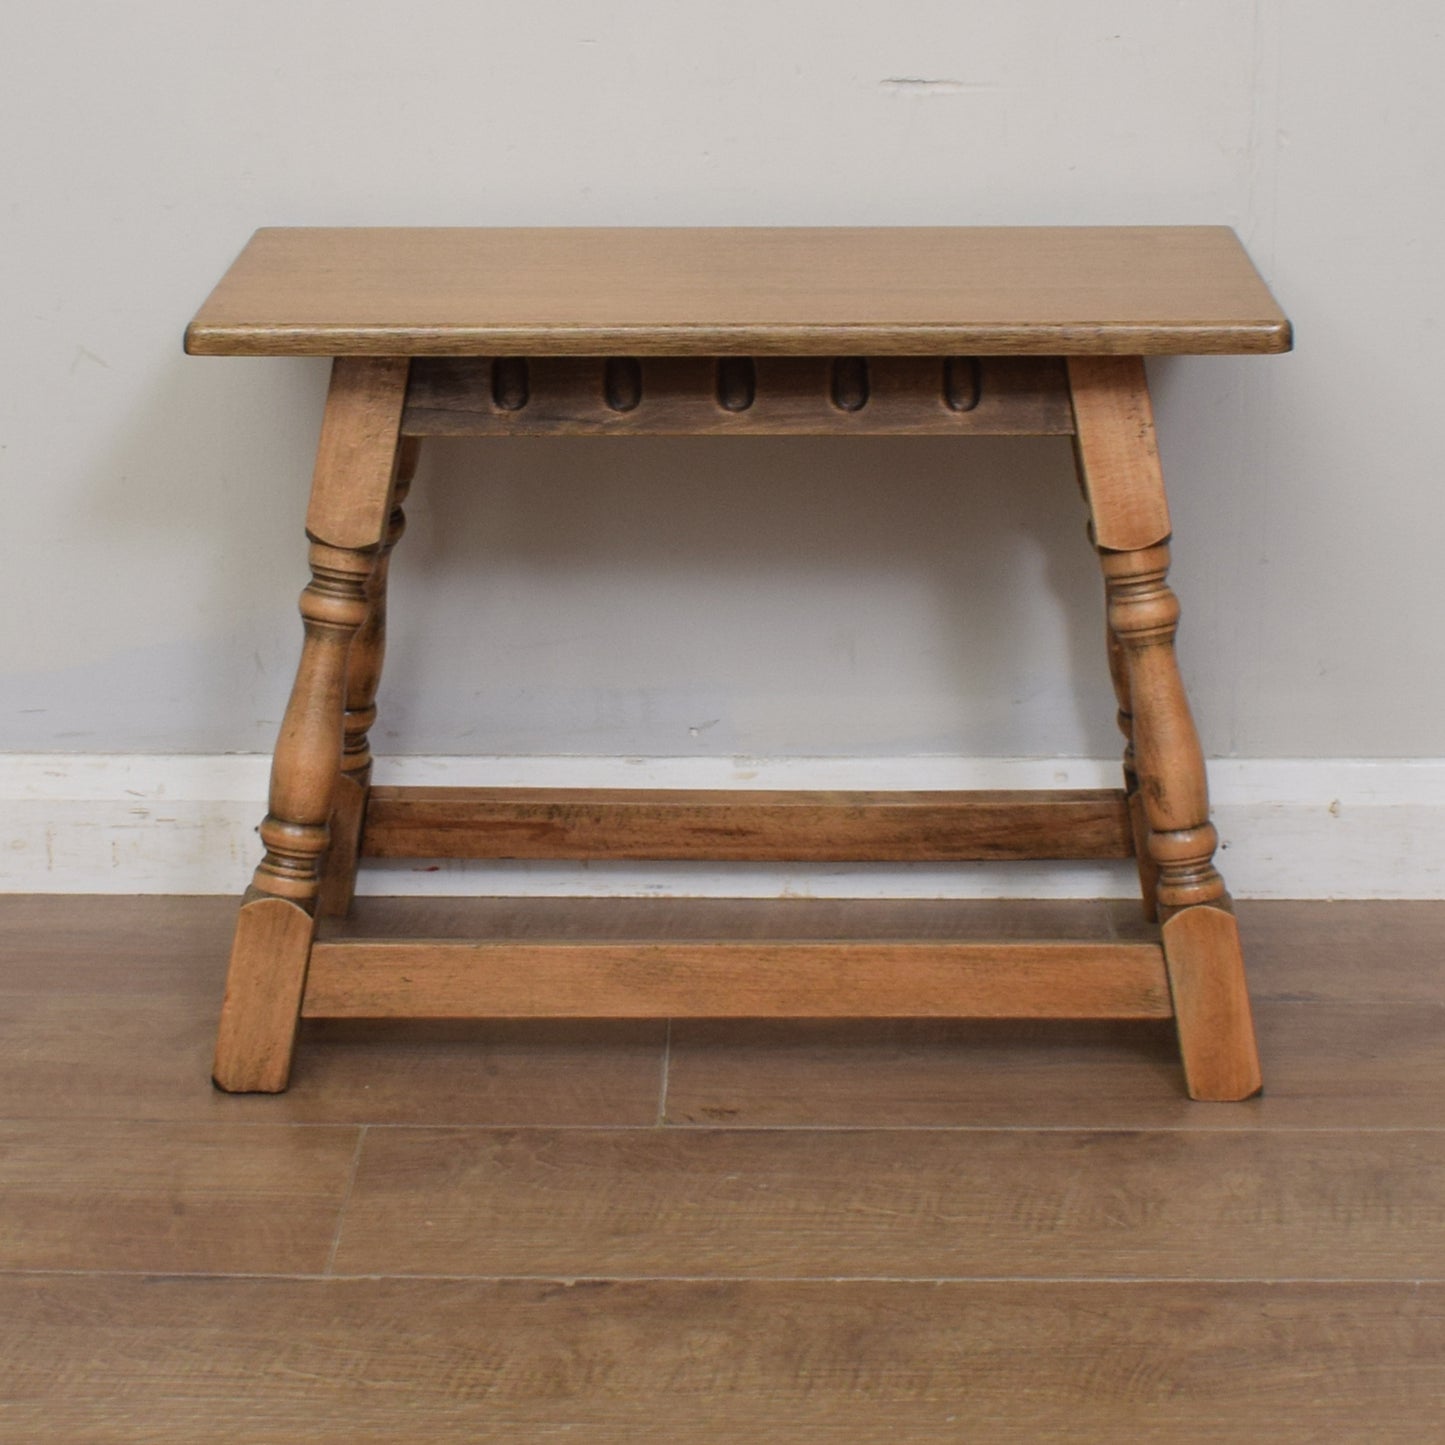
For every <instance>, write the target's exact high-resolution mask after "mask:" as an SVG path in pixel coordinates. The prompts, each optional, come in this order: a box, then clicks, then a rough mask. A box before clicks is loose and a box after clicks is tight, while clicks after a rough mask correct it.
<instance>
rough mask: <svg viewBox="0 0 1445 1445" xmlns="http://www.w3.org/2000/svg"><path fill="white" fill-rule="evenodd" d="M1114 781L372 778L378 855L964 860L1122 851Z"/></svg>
mask: <svg viewBox="0 0 1445 1445" xmlns="http://www.w3.org/2000/svg"><path fill="white" fill-rule="evenodd" d="M1132 848H1133V839H1132V834H1131V831H1130V824H1129V815H1128V806H1127V804H1126V802H1125V799H1124V795H1123V794H1122V793H1121V792H1119V791H1117V790H1110V789H1077V790H1072V791H1063V790H1060V791H1054V792H1046V791H1021V792H1020V791H1015V792H1006V791H996V792H973V793H963V792H961V793H885V792H836V793H828V792H749V791H736V792H734V791H732V790H721V789H712V790H706V791H695V790H691V791H690V790H686V789H671V790H648V789H621V788H590V789H583V788H541V789H533V788H377V789H375V791H374V793H373V795H372V805H371V809H370V811H369V812H368V815H367V823H366V835H365V841H364V844H363V851H364V852H365V854H366V855H367V856H368V857H375V858H602V857H606V858H641V859H663V860H666V859H711V860H718V861H727V860H740V859H752V860H757V861H764V862H780V861H812V862H830V861H838V862H846V861H849V860H857V859H869V860H885V861H891V862H898V861H915V862H959V861H964V860H970V859H973V860H977V859H1018V858H1127V857H1129V856H1130V853H1131V851H1132Z"/></svg>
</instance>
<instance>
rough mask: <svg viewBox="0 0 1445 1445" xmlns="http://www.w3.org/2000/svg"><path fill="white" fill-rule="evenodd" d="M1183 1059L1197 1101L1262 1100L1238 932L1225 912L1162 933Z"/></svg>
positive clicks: (1182, 915) (1199, 912)
mask: <svg viewBox="0 0 1445 1445" xmlns="http://www.w3.org/2000/svg"><path fill="white" fill-rule="evenodd" d="M1162 935H1163V941H1164V966H1165V969H1166V970H1167V972H1168V974H1169V991H1170V993H1171V995H1172V996H1173V999H1174V1017H1175V1022H1176V1024H1177V1026H1178V1029H1179V1051H1180V1053H1181V1054H1182V1055H1183V1058H1184V1077H1185V1081H1186V1083H1187V1084H1188V1088H1189V1097H1190V1098H1191V1099H1205V1100H1211V1101H1214V1102H1221V1103H1225V1102H1230V1101H1233V1100H1238V1099H1248V1098H1249V1097H1250V1096H1251V1095H1253V1094H1257V1093H1259V1090H1260V1086H1261V1082H1262V1081H1261V1076H1260V1069H1259V1052H1258V1049H1257V1047H1256V1044H1255V1038H1254V1019H1253V1017H1252V1015H1251V1013H1250V1007H1249V992H1248V990H1247V989H1246V987H1245V979H1244V956H1243V954H1242V953H1241V951H1240V947H1239V924H1238V923H1237V922H1236V921H1235V917H1234V915H1233V914H1232V913H1228V912H1226V911H1225V910H1224V909H1222V908H1214V907H1210V906H1207V905H1206V906H1202V907H1197V908H1185V909H1183V910H1182V911H1181V912H1179V913H1176V914H1175V915H1174V916H1173V917H1172V918H1170V919H1168V920H1167V921H1166V922H1165V924H1164V927H1163V929H1162Z"/></svg>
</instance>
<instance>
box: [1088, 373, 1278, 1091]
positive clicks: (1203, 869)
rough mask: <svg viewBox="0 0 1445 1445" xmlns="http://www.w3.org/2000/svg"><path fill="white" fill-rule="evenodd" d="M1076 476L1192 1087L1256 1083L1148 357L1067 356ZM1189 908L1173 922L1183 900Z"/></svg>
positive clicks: (1144, 875)
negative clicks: (1178, 647)
mask: <svg viewBox="0 0 1445 1445" xmlns="http://www.w3.org/2000/svg"><path fill="white" fill-rule="evenodd" d="M1068 366H1069V383H1070V387H1071V389H1072V392H1073V397H1074V417H1075V425H1076V428H1077V436H1076V451H1077V456H1078V463H1079V475H1080V479H1081V480H1082V482H1083V485H1084V491H1085V495H1086V496H1087V498H1088V503H1089V514H1090V525H1091V529H1092V533H1093V537H1094V541H1095V544H1096V546H1097V547H1098V549H1099V558H1100V562H1101V564H1102V567H1103V572H1104V582H1105V588H1106V593H1107V599H1108V626H1109V633H1110V646H1111V649H1113V655H1112V656H1111V660H1110V661H1111V669H1112V672H1113V675H1114V680H1115V691H1116V694H1117V696H1118V698H1119V703H1120V724H1121V726H1122V727H1123V728H1124V729H1125V732H1126V736H1127V738H1128V742H1129V745H1128V749H1127V751H1126V755H1125V768H1126V784H1128V782H1129V776H1130V774H1132V775H1133V778H1134V789H1133V791H1134V794H1135V796H1137V797H1138V799H1139V800H1140V804H1141V806H1140V809H1139V812H1140V814H1141V815H1142V816H1140V818H1139V821H1138V824H1137V836H1138V840H1139V841H1140V842H1141V843H1146V844H1147V850H1148V851H1147V856H1148V859H1149V861H1150V863H1151V864H1152V865H1153V866H1152V868H1147V869H1142V870H1141V874H1140V882H1141V887H1142V889H1143V893H1144V898H1145V905H1146V909H1148V908H1149V906H1150V903H1151V901H1152V904H1153V911H1155V912H1156V916H1157V917H1158V918H1159V919H1160V920H1161V921H1163V923H1164V932H1163V937H1164V947H1165V958H1166V962H1167V963H1168V966H1169V970H1170V980H1171V986H1172V988H1173V993H1174V1000H1175V1009H1176V1014H1177V1018H1178V1024H1179V1036H1180V1049H1181V1052H1182V1053H1183V1056H1184V1060H1185V1073H1186V1077H1187V1080H1188V1085H1189V1092H1190V1096H1191V1097H1192V1098H1196V1099H1210V1100H1219V1101H1226V1100H1238V1099H1242V1098H1247V1097H1249V1095H1251V1094H1253V1093H1255V1092H1257V1091H1258V1089H1259V1087H1260V1083H1261V1075H1260V1066H1259V1058H1258V1051H1257V1049H1256V1046H1255V1039H1254V1031H1253V1026H1252V1023H1251V1020H1250V1012H1249V995H1248V992H1247V990H1246V986H1245V978H1244V961H1243V957H1242V955H1241V952H1240V946H1239V933H1238V929H1237V928H1236V927H1235V926H1234V924H1233V921H1232V920H1230V919H1229V918H1228V915H1227V911H1226V910H1227V909H1228V907H1229V898H1228V895H1227V893H1226V892H1225V887H1224V880H1223V878H1221V877H1220V875H1219V872H1218V870H1217V869H1216V868H1215V866H1214V851H1215V848H1216V846H1217V844H1218V834H1217V833H1216V831H1215V829H1214V825H1213V824H1212V823H1211V822H1210V821H1209V792H1208V785H1207V782H1206V778H1205V770H1204V753H1203V750H1202V749H1201V747H1200V744H1199V735H1198V733H1197V732H1196V731H1195V727H1194V720H1193V718H1192V716H1191V714H1190V711H1189V701H1188V698H1187V697H1186V696H1185V691H1184V682H1183V679H1182V678H1181V677H1180V674H1179V663H1178V659H1177V658H1176V656H1175V651H1174V639H1175V634H1176V633H1177V631H1178V626H1179V602H1178V599H1177V598H1176V597H1175V595H1174V593H1173V592H1172V591H1171V590H1170V587H1169V584H1168V581H1167V578H1168V574H1169V544H1168V538H1169V513H1168V508H1167V506H1166V504H1165V497H1164V479H1163V475H1162V473H1161V472H1160V468H1159V450H1158V446H1157V444H1156V441H1155V437H1154V423H1153V412H1152V408H1151V405H1150V401H1149V390H1148V384H1147V381H1146V379H1145V375H1144V365H1143V362H1142V360H1140V359H1139V358H1137V357H1125V358H1110V357H1072V358H1070V359H1069V363H1068ZM1199 908H1204V909H1205V910H1206V911H1205V912H1204V913H1203V914H1202V915H1201V916H1200V917H1199V918H1197V919H1194V920H1192V921H1182V922H1179V923H1178V926H1176V927H1171V926H1170V923H1171V921H1172V920H1173V919H1174V918H1175V915H1177V914H1180V912H1181V910H1191V909H1199Z"/></svg>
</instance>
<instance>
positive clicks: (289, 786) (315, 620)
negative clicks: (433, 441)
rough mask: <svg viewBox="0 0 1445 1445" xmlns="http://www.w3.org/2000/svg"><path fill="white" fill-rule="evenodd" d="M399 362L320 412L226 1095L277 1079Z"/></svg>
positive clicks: (352, 372)
mask: <svg viewBox="0 0 1445 1445" xmlns="http://www.w3.org/2000/svg"><path fill="white" fill-rule="evenodd" d="M406 373H407V364H406V362H404V361H392V360H382V361H375V360H370V359H366V358H361V359H347V358H343V359H339V360H337V361H336V362H335V363H334V364H333V366H332V374H331V388H330V391H329V392H328V395H327V401H326V414H325V417H324V419H323V421H322V427H321V440H320V443H319V446H318V451H317V458H316V470H315V474H314V476H313V479H312V484H311V502H310V506H309V508H308V510H307V514H306V531H307V535H308V536H309V537H310V538H311V544H310V558H311V582H310V584H309V585H308V586H307V588H306V589H305V591H303V592H302V594H301V617H302V621H303V623H304V628H305V638H304V641H303V643H302V648H301V660H300V662H299V664H298V665H297V670H296V682H295V684H294V686H293V687H292V690H291V699H290V701H289V702H288V704H287V706H286V713H285V716H284V717H283V719H282V721H281V732H280V736H279V737H278V739H277V742H276V752H275V756H274V758H273V760H272V765H271V790H270V799H269V809H268V812H267V814H266V817H265V819H264V820H263V821H262V823H261V841H262V842H263V843H264V844H265V846H266V855H265V857H264V858H263V859H262V860H261V863H260V865H259V866H258V868H257V869H256V873H255V877H254V879H253V881H252V885H251V888H250V890H249V891H248V893H247V895H246V898H245V900H244V901H243V902H242V905H241V915H240V918H239V919H238V920H237V925H236V936H235V940H234V942H233V944H232V948H231V966H230V972H229V974H228V976H227V983H226V998H225V1002H224V1004H223V1006H222V1010H221V1023H220V1029H219V1034H218V1038H217V1043H216V1061H215V1069H214V1073H213V1078H214V1080H215V1082H216V1084H217V1086H218V1087H220V1088H222V1089H228V1090H233V1091H238V1092H239V1091H252V1090H255V1091H260V1092H268V1093H273V1092H276V1091H277V1090H280V1089H284V1088H285V1087H286V1080H287V1077H288V1076H289V1073H290V1067H291V1055H292V1051H293V1048H294V1046H295V1033H296V1019H297V1013H296V1007H295V1006H296V1005H297V1004H298V1003H299V1001H300V998H301V993H302V990H303V988H304V986H305V979H306V962H307V953H308V949H309V946H310V941H311V931H312V914H313V912H314V910H315V907H316V898H317V894H318V892H319V890H320V886H321V875H320V867H321V859H322V855H323V854H324V853H325V851H326V845H327V841H328V824H329V822H330V819H331V813H332V806H333V801H334V798H335V794H336V787H337V780H338V777H339V775H340V771H341V759H342V747H343V728H344V718H345V709H346V688H347V684H346V666H347V656H348V653H349V651H350V648H351V641H352V638H353V637H354V636H355V635H356V632H357V630H358V629H359V628H360V627H361V625H362V623H364V622H365V621H366V618H367V615H368V612H369V610H370V606H371V597H370V595H369V592H368V589H369V587H370V585H371V578H372V575H373V573H374V571H375V568H376V566H377V559H378V557H379V554H380V551H381V548H382V546H383V543H384V540H385V537H386V532H387V523H388V519H389V514H390V512H391V506H392V483H393V479H394V476H395V471H396V453H397V446H398V441H399V437H400V427H401V410H402V404H403V401H404V398H405V393H406Z"/></svg>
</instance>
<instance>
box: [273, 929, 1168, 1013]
mask: <svg viewBox="0 0 1445 1445" xmlns="http://www.w3.org/2000/svg"><path fill="white" fill-rule="evenodd" d="M301 1011H302V1014H303V1015H304V1016H305V1017H307V1018H323V1019H324V1018H376V1019H385V1018H424V1019H469V1018H598V1019H613V1018H773V1017H785V1018H928V1017H937V1016H942V1017H973V1018H1127V1019H1157V1018H1168V1017H1169V1016H1170V1014H1171V1013H1172V1009H1171V1007H1170V1002H1169V990H1168V986H1167V984H1166V982H1165V976H1164V955H1163V951H1162V950H1161V949H1160V947H1159V946H1158V945H1157V944H1154V943H1119V942H1110V943H1058V942H1050V943H1031V942H1023V941H1020V940H1013V939H1010V940H1006V941H995V942H988V943H959V942H955V941H941V940H933V939H929V940H923V941H920V940H917V939H911V940H908V941H906V942H897V941H893V940H881V939H880V940H876V941H873V940H870V941H868V942H864V943H859V942H858V941H856V940H854V939H833V940H829V941H827V942H814V941H811V940H804V941H799V940H797V939H790V940H788V941H786V942H762V941H757V940H748V941H742V942H739V941H737V940H727V941H719V940H716V939H707V940H700V941H688V942H677V941H676V940H674V941H671V942H667V943H656V942H649V941H634V942H628V943H613V942H608V943H596V942H593V943H571V942H564V941H557V940H539V941H536V942H527V943H516V942H504V941H488V942H482V943H473V942H462V941H453V940H447V941H439V940H436V939H420V940H418V939H412V940H399V939H385V940H381V941H376V940H369V939H359V938H357V939H342V940H339V941H334V942H325V941H323V942H318V943H317V944H316V945H315V946H314V947H313V949H312V951H311V968H310V972H309V974H308V976H307V982H306V995H305V998H304V1000H303V1002H302V1008H301Z"/></svg>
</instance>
